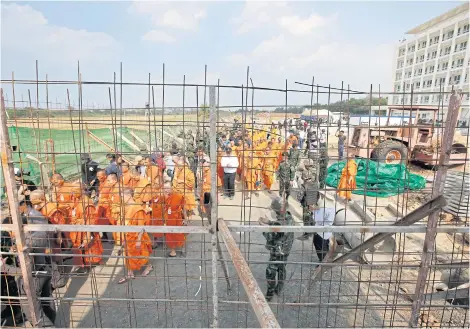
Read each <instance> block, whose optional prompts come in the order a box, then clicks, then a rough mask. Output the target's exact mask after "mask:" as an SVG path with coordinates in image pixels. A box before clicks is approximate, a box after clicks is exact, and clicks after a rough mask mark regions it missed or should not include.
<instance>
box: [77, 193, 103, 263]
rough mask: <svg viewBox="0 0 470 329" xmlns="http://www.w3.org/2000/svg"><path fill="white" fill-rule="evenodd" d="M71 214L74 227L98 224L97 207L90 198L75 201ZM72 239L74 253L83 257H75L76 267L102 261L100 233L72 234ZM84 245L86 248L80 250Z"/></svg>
mask: <svg viewBox="0 0 470 329" xmlns="http://www.w3.org/2000/svg"><path fill="white" fill-rule="evenodd" d="M70 214H71V222H70V224H72V225H95V224H96V222H97V218H96V209H95V206H94V205H93V202H92V201H91V200H90V199H89V198H88V197H85V198H83V200H77V201H75V203H74V206H73V207H72V209H71V211H70ZM70 239H71V240H72V248H73V253H74V254H76V255H77V254H81V255H82V257H74V259H73V260H74V264H75V265H91V264H96V263H99V262H100V261H101V259H102V257H101V255H102V254H103V246H102V244H101V239H100V235H99V233H98V232H70ZM82 244H84V248H82V249H78V248H79V247H80V245H82ZM91 255H94V256H91Z"/></svg>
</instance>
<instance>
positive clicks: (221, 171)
mask: <svg viewBox="0 0 470 329" xmlns="http://www.w3.org/2000/svg"><path fill="white" fill-rule="evenodd" d="M222 153H223V152H222V151H219V152H217V187H222V185H223V181H224V168H222V166H221V160H222V156H223V155H222Z"/></svg>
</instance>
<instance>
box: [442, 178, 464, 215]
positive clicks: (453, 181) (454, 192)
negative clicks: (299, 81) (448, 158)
mask: <svg viewBox="0 0 470 329" xmlns="http://www.w3.org/2000/svg"><path fill="white" fill-rule="evenodd" d="M469 184H470V173H463V172H458V171H449V172H448V173H447V178H446V183H445V188H444V197H445V198H446V200H447V206H445V207H444V208H443V209H444V210H445V211H446V212H448V213H451V214H453V215H455V216H458V217H470V206H469V200H470V191H469Z"/></svg>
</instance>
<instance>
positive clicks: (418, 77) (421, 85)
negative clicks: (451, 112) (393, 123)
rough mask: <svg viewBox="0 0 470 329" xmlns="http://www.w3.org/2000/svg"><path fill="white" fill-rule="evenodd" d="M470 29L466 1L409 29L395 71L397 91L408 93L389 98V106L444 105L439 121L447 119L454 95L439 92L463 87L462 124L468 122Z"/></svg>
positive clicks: (394, 79) (397, 52)
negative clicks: (448, 106)
mask: <svg viewBox="0 0 470 329" xmlns="http://www.w3.org/2000/svg"><path fill="white" fill-rule="evenodd" d="M469 28H470V25H469V4H468V3H465V4H462V5H460V6H458V7H456V8H454V9H452V10H450V11H448V12H446V13H444V14H442V15H440V16H438V17H435V18H433V19H431V20H429V21H427V22H425V23H423V24H421V25H419V26H417V27H415V28H414V29H412V30H410V31H408V32H406V34H407V35H408V36H407V38H406V39H403V40H402V41H400V43H399V44H398V45H397V47H396V53H395V61H394V71H393V72H394V73H393V85H394V91H395V92H396V93H404V94H403V95H399V94H395V95H393V97H389V105H399V104H406V105H410V104H417V105H425V106H429V105H432V106H438V105H439V104H443V106H444V108H443V111H441V113H440V114H439V118H438V120H445V118H446V116H447V105H448V103H449V97H450V94H449V93H446V94H445V96H444V100H442V99H441V97H442V96H441V95H440V94H439V91H440V90H443V91H444V92H449V91H451V90H452V87H453V88H454V89H457V90H459V89H462V90H463V91H464V92H466V95H464V98H463V102H462V108H461V113H460V123H464V122H465V121H466V123H467V124H468V122H469V106H468V105H469V94H468V92H469V81H468V79H469V77H468V71H469V61H470V58H469V57H470V56H469V53H470V51H469V46H470V45H469V44H468V43H469V35H470V33H469ZM412 89H413V92H414V93H416V94H415V95H414V96H413V99H411V96H410V92H411V90H412ZM426 93H429V94H426ZM425 115H426V114H425V113H423V116H425ZM423 118H424V117H423Z"/></svg>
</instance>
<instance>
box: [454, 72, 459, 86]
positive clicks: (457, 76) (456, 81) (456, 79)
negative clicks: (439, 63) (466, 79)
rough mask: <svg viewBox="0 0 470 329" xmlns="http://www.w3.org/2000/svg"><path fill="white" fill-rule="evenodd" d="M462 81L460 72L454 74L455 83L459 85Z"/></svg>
mask: <svg viewBox="0 0 470 329" xmlns="http://www.w3.org/2000/svg"><path fill="white" fill-rule="evenodd" d="M459 83H460V74H459V75H455V76H454V84H456V85H458V84H459Z"/></svg>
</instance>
